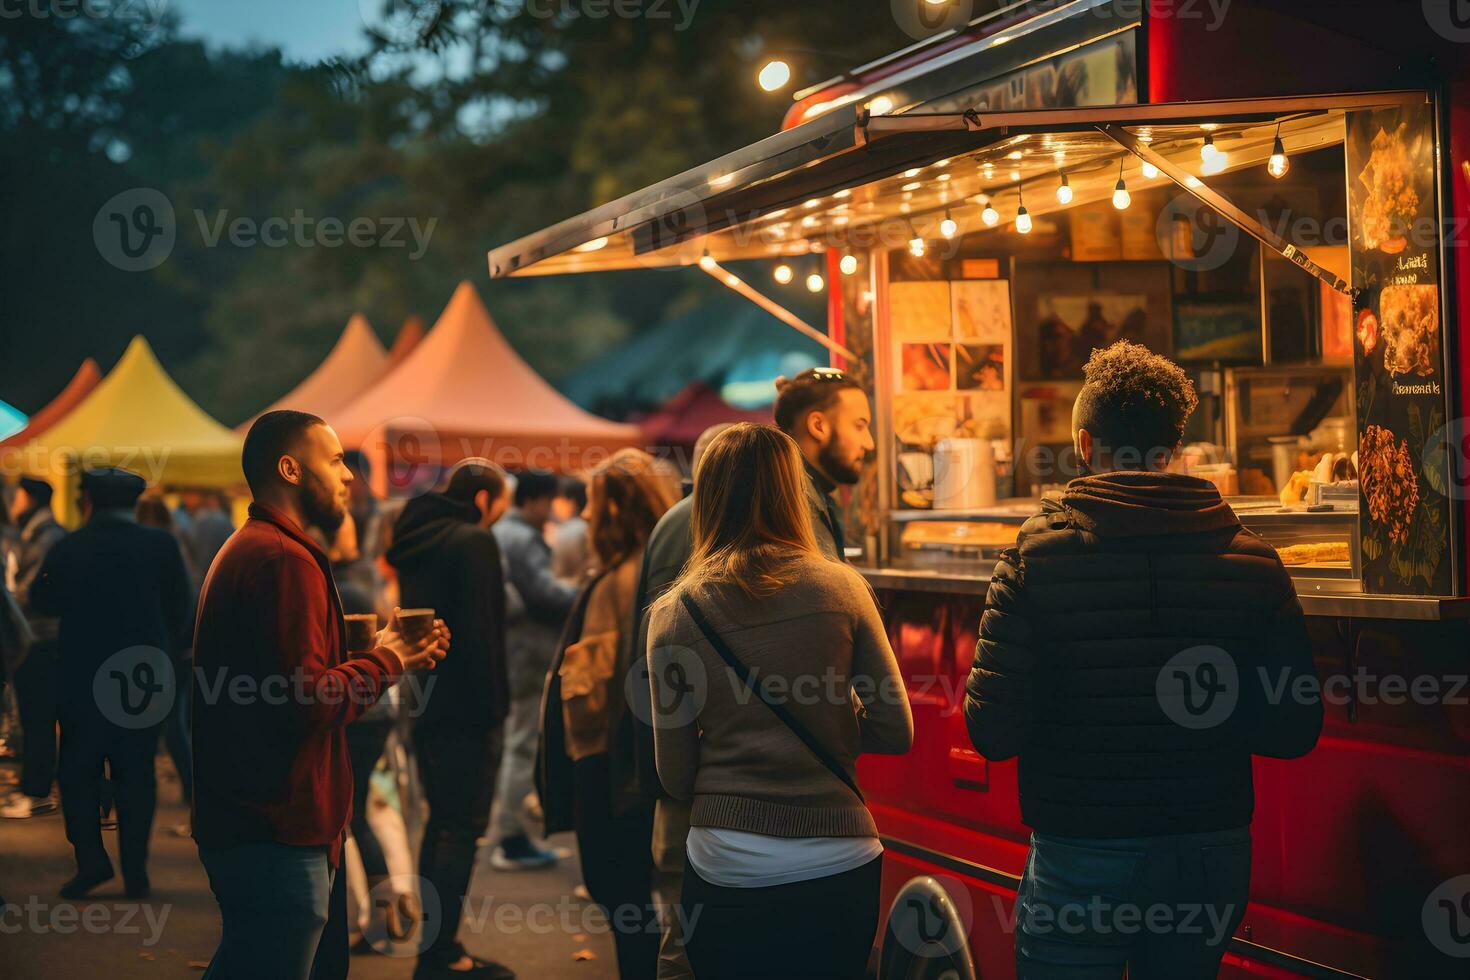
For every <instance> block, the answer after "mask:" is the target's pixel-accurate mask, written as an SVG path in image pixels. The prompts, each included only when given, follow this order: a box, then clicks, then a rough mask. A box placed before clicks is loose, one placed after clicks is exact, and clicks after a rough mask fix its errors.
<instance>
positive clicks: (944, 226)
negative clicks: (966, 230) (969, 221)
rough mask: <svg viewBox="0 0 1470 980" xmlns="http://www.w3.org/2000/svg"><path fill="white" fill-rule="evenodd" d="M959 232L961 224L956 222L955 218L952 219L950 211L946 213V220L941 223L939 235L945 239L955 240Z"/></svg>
mask: <svg viewBox="0 0 1470 980" xmlns="http://www.w3.org/2000/svg"><path fill="white" fill-rule="evenodd" d="M959 230H960V226H959V224H957V223H956V222H955V220H954V218H952V217H950V213H949V212H948V211H945V212H944V220H943V221H941V222H940V223H939V233H940V234H941V235H943V236H944V237H945V238H953V237H954V236H955V233H956V232H958V231H959Z"/></svg>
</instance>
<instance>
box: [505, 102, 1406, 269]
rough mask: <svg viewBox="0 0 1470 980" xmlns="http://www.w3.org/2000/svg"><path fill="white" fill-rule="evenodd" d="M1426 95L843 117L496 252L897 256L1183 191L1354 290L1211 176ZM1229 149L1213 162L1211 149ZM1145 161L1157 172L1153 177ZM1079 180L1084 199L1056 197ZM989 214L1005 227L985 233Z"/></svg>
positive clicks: (665, 261)
mask: <svg viewBox="0 0 1470 980" xmlns="http://www.w3.org/2000/svg"><path fill="white" fill-rule="evenodd" d="M1428 99H1429V96H1428V94H1427V93H1426V92H1422V91H1405V92H1375V93H1351V94H1329V95H1309V96H1292V97H1282V98H1265V99H1261V98H1256V99H1234V100H1223V101H1213V102H1183V103H1166V104H1140V105H1120V106H1103V107H1092V108H1065V109H1037V110H1029V111H1015V112H997V113H987V112H977V111H974V110H971V111H968V112H963V113H944V114H924V113H904V114H899V115H890V116H881V115H880V116H874V115H870V114H868V113H867V112H866V111H865V110H863V109H861V108H860V107H856V106H845V107H842V108H841V109H836V110H833V111H831V112H830V113H828V114H826V115H823V116H821V117H819V118H817V119H815V120H813V121H812V122H809V123H806V124H804V125H801V126H798V127H796V128H794V129H791V130H788V131H786V132H784V133H780V134H778V135H776V136H771V137H768V138H767V139H764V140H761V141H759V142H757V143H753V144H751V145H750V146H747V147H744V148H742V149H740V150H737V151H735V152H733V153H730V154H727V155H726V156H723V157H720V158H719V159H716V160H713V161H711V162H709V163H706V164H704V165H702V166H699V167H695V168H693V169H691V170H688V171H685V172H684V173H682V174H679V175H677V176H675V177H671V178H669V179H667V180H664V181H661V182H659V183H657V184H654V185H652V186H650V187H647V188H645V189H643V190H641V191H637V192H635V193H633V194H629V195H627V196H625V197H622V198H619V199H618V200H616V201H613V202H611V203H609V204H605V205H603V206H602V207H599V208H596V209H594V210H592V211H588V212H587V213H585V214H582V215H580V216H578V217H575V218H571V219H569V220H567V221H563V222H561V223H559V224H556V225H553V226H552V227H550V228H547V229H545V230H543V231H540V232H537V233H535V234H533V235H529V236H527V237H525V238H522V239H520V240H518V241H515V242H512V243H510V244H508V245H504V246H502V247H500V248H498V249H495V250H494V251H492V252H491V253H490V274H491V276H492V277H494V278H504V277H508V276H522V275H557V274H563V273H572V272H592V271H605V270H617V269H638V268H657V267H668V266H679V265H694V264H696V263H698V262H699V260H700V259H701V257H703V256H705V255H708V256H709V257H711V258H712V259H714V260H715V261H716V262H724V261H730V260H740V259H760V258H767V259H769V258H778V257H781V256H791V255H805V254H809V253H811V252H819V251H824V250H826V249H828V248H837V249H841V250H846V249H849V248H851V249H868V248H874V247H885V248H898V247H902V246H903V245H904V244H906V243H907V242H909V241H911V240H913V239H915V238H927V239H937V238H939V237H941V233H940V231H939V226H940V224H941V222H943V221H944V220H945V219H946V218H949V219H952V220H954V221H955V222H956V224H957V225H958V226H959V229H960V233H961V234H963V233H964V232H965V231H973V230H980V229H983V228H985V227H988V226H989V224H1000V223H1004V222H1010V221H1013V220H1014V218H1015V216H1016V214H1017V211H1018V208H1019V207H1020V206H1021V205H1022V204H1023V203H1024V205H1025V206H1026V208H1027V211H1028V213H1030V214H1032V215H1037V214H1042V213H1045V212H1047V211H1051V210H1057V209H1059V208H1062V207H1075V206H1078V205H1082V204H1086V203H1089V202H1091V201H1097V200H1106V199H1108V198H1110V197H1111V196H1112V194H1113V191H1114V188H1115V185H1116V183H1117V181H1118V180H1119V179H1124V180H1126V182H1127V187H1128V189H1129V191H1130V192H1132V193H1137V192H1138V191H1139V190H1141V189H1146V188H1149V187H1157V186H1168V187H1171V188H1172V187H1174V186H1175V185H1177V186H1178V187H1179V188H1182V189H1183V190H1184V191H1186V192H1187V193H1189V194H1190V195H1192V196H1193V197H1194V198H1196V199H1198V200H1199V201H1200V203H1202V204H1204V205H1206V206H1208V207H1211V208H1214V209H1215V210H1217V211H1219V212H1220V213H1221V215H1222V216H1223V217H1225V218H1226V219H1227V220H1230V221H1232V222H1234V223H1237V224H1239V225H1240V226H1241V227H1242V229H1243V230H1245V231H1246V232H1247V233H1249V234H1251V235H1254V236H1256V237H1257V238H1260V239H1261V240H1262V241H1263V242H1265V244H1266V245H1267V246H1269V247H1272V248H1274V249H1276V250H1277V251H1278V252H1281V253H1282V254H1283V255H1286V256H1287V257H1288V258H1291V259H1292V260H1293V261H1295V262H1297V263H1298V264H1299V265H1302V266H1303V268H1306V269H1307V271H1309V272H1312V273H1313V274H1316V275H1319V276H1320V277H1321V278H1323V279H1325V280H1327V281H1329V283H1331V284H1332V285H1334V286H1335V287H1336V288H1338V289H1345V288H1346V284H1345V283H1344V282H1342V280H1341V279H1340V278H1338V277H1337V275H1336V274H1335V273H1330V272H1326V271H1325V270H1323V269H1321V268H1320V267H1316V265H1315V263H1314V262H1312V261H1311V260H1310V257H1309V254H1308V253H1309V251H1310V250H1303V249H1298V248H1295V247H1294V246H1292V245H1291V243H1289V242H1285V241H1282V240H1281V239H1280V238H1278V237H1277V236H1276V234H1275V233H1274V232H1272V231H1269V230H1268V229H1264V228H1262V227H1260V226H1259V225H1258V224H1257V223H1256V222H1255V221H1254V220H1253V219H1251V218H1250V217H1249V216H1248V215H1246V214H1244V213H1243V212H1239V211H1238V210H1236V209H1234V207H1233V205H1230V204H1229V202H1228V201H1226V200H1224V199H1223V198H1222V197H1221V195H1219V194H1217V193H1215V192H1214V191H1213V190H1212V189H1211V188H1210V186H1209V184H1210V181H1211V179H1212V178H1213V177H1215V176H1217V175H1219V174H1221V173H1229V172H1231V171H1234V170H1238V169H1241V168H1243V167H1251V166H1260V165H1262V164H1264V163H1266V161H1267V160H1269V159H1270V157H1271V154H1272V151H1273V148H1274V145H1275V140H1276V138H1277V136H1278V135H1279V136H1280V138H1281V140H1282V142H1283V144H1284V146H1285V149H1286V152H1287V154H1288V156H1289V155H1291V154H1296V153H1303V152H1307V151H1310V150H1315V149H1320V148H1322V147H1325V146H1331V145H1334V144H1338V143H1341V142H1342V140H1343V136H1344V124H1343V116H1344V113H1346V112H1349V111H1355V110H1365V109H1375V108H1387V107H1391V106H1396V105H1405V104H1413V103H1424V102H1427V101H1428ZM1207 137H1208V138H1210V139H1211V140H1213V142H1214V145H1215V146H1216V147H1217V148H1219V149H1220V150H1221V151H1222V152H1223V153H1224V157H1223V159H1224V161H1225V162H1224V163H1223V165H1222V166H1221V167H1219V168H1216V169H1206V168H1204V167H1203V166H1202V156H1201V147H1202V145H1203V144H1204V142H1205V139H1206V138H1207ZM1144 163H1147V164H1148V166H1147V167H1146V168H1145V167H1144V166H1143V164H1144ZM1063 175H1065V176H1066V178H1067V182H1068V185H1069V186H1070V187H1071V189H1072V193H1073V196H1072V200H1071V202H1070V203H1068V204H1066V205H1063V204H1061V203H1060V202H1059V200H1058V198H1057V195H1056V193H1055V192H1056V188H1057V185H1058V183H1059V182H1060V180H1061V177H1062V176H1063ZM987 205H989V206H991V207H993V208H994V209H995V213H994V214H992V215H991V217H992V218H994V219H995V220H994V221H992V222H990V223H986V222H985V220H984V217H983V215H984V214H985V208H986V206H987Z"/></svg>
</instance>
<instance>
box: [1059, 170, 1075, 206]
mask: <svg viewBox="0 0 1470 980" xmlns="http://www.w3.org/2000/svg"><path fill="white" fill-rule="evenodd" d="M1057 200H1058V201H1060V202H1061V203H1062V204H1071V203H1072V185H1071V184H1069V183H1067V175H1066V174H1062V182H1061V183H1060V184H1058V185H1057Z"/></svg>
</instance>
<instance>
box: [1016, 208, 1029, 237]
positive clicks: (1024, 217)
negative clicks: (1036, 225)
mask: <svg viewBox="0 0 1470 980" xmlns="http://www.w3.org/2000/svg"><path fill="white" fill-rule="evenodd" d="M1016 231H1018V232H1020V233H1021V234H1023V235H1029V234H1031V215H1030V214H1028V213H1026V205H1024V204H1023V205H1021V207H1020V209H1019V210H1017V211H1016Z"/></svg>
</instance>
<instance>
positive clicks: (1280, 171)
mask: <svg viewBox="0 0 1470 980" xmlns="http://www.w3.org/2000/svg"><path fill="white" fill-rule="evenodd" d="M1290 169H1291V161H1290V160H1288V159H1287V158H1286V145H1285V144H1284V143H1282V142H1281V124H1280V123H1277V124H1276V142H1275V143H1274V144H1273V145H1272V147H1271V160H1270V162H1269V163H1267V164H1266V173H1268V174H1270V175H1271V176H1272V177H1275V178H1276V179H1277V180H1280V179H1281V178H1282V177H1285V176H1286V172H1287V171H1288V170H1290Z"/></svg>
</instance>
